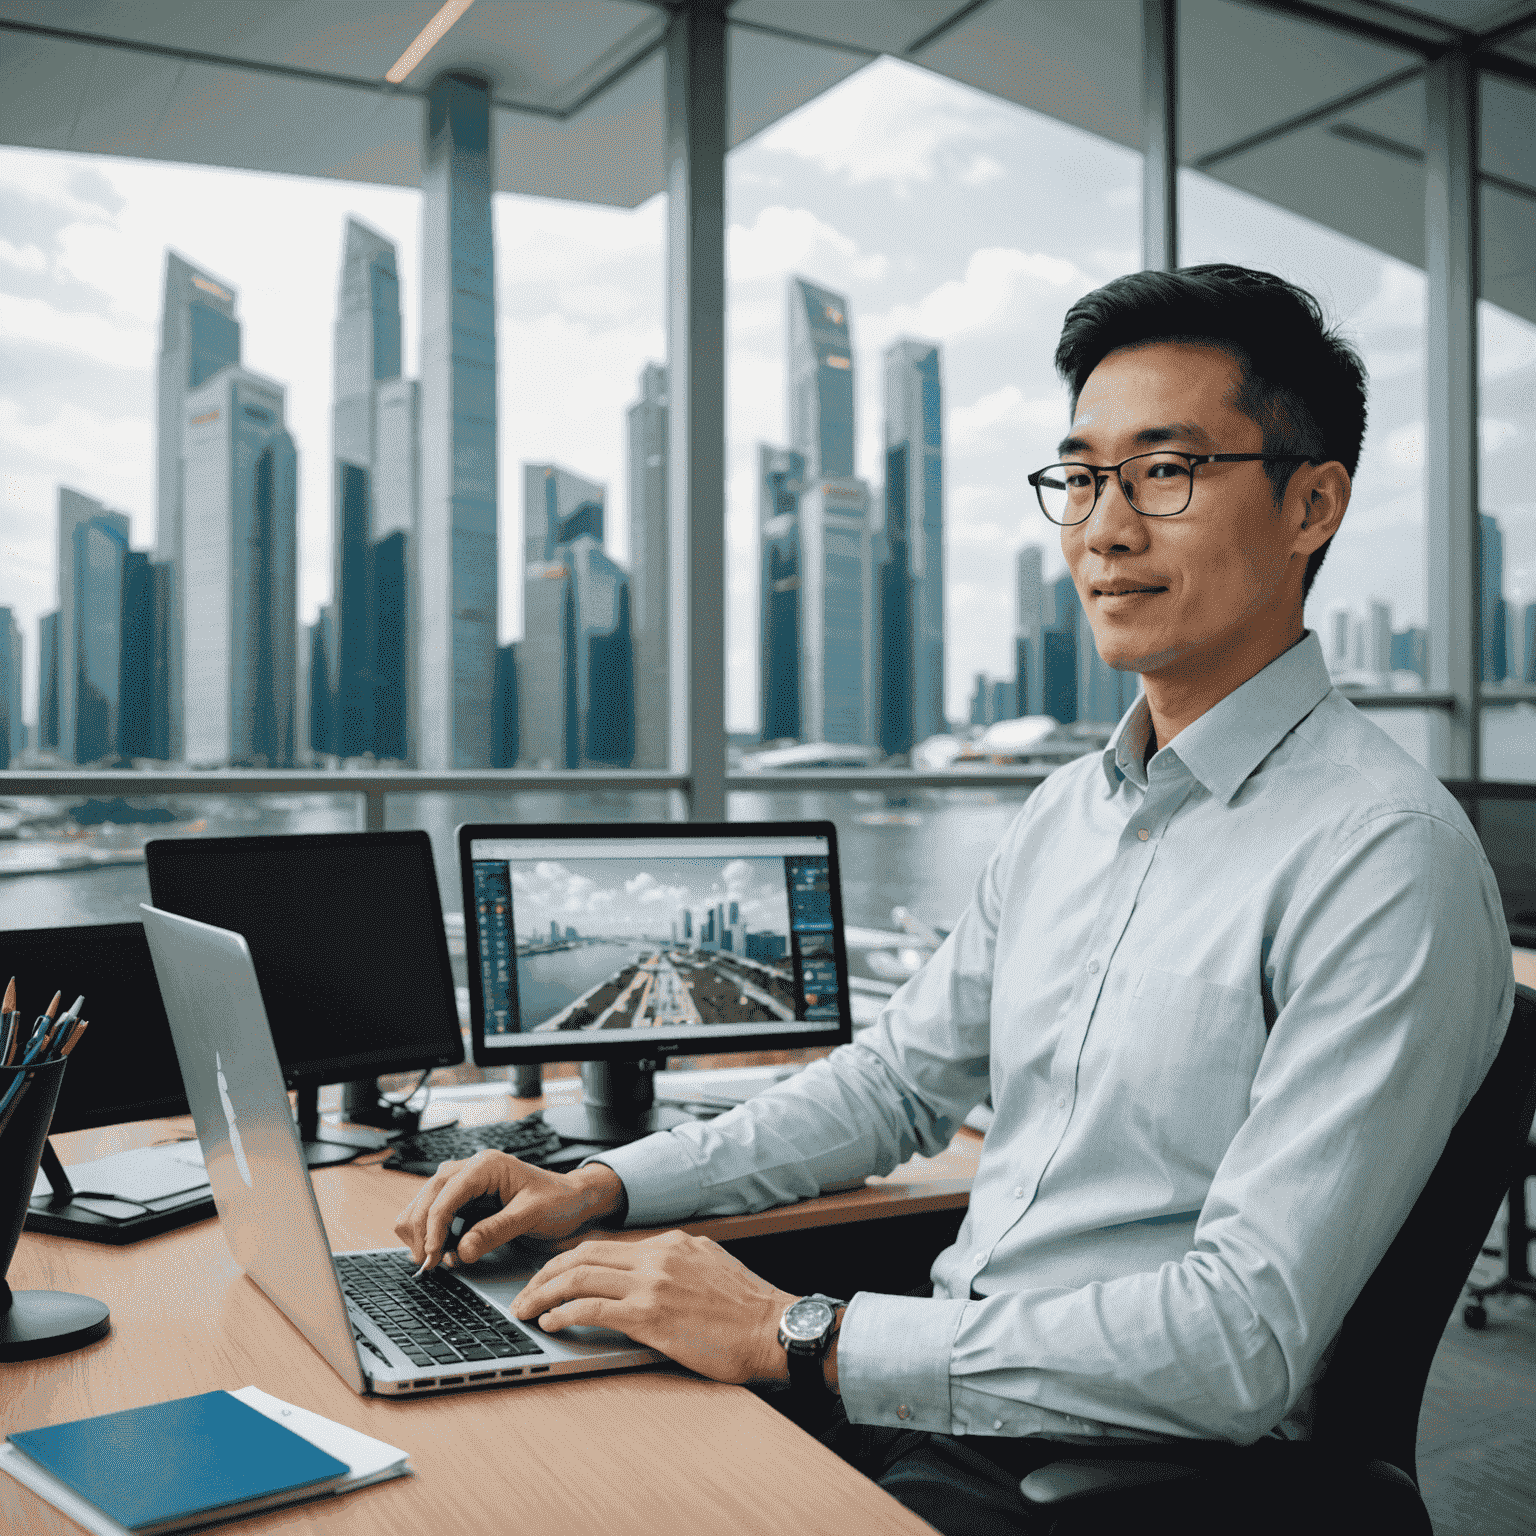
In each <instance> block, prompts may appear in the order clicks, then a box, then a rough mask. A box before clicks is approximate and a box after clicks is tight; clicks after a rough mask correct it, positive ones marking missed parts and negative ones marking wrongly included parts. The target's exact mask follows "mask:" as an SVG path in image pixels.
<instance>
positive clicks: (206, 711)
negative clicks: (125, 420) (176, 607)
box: [182, 367, 298, 766]
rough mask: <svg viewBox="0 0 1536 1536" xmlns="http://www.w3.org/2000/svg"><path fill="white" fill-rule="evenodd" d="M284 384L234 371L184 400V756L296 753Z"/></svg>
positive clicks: (294, 461) (292, 474)
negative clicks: (185, 418)
mask: <svg viewBox="0 0 1536 1536" xmlns="http://www.w3.org/2000/svg"><path fill="white" fill-rule="evenodd" d="M283 410H284V394H283V388H282V386H281V385H280V384H277V383H274V382H273V381H272V380H270V379H265V378H263V377H262V376H261V375H260V374H256V373H252V372H250V371H249V370H248V369H244V368H236V367H230V368H225V369H223V370H222V371H221V372H219V373H217V374H215V375H214V376H213V378H211V379H210V380H208V382H207V383H205V384H204V385H203V386H202V387H201V388H199V389H196V390H194V391H193V392H192V393H191V394H190V395H189V396H188V397H187V403H186V413H187V422H186V437H185V440H184V446H183V450H182V459H183V463H184V466H185V470H184V485H185V494H184V497H183V509H184V531H183V541H182V542H183V564H182V596H183V602H182V618H183V652H184V655H185V658H186V668H185V676H184V684H183V691H184V700H185V757H186V760H187V761H188V762H189V763H195V764H208V765H214V764H224V763H231V764H246V765H252V766H277V765H283V766H286V765H288V764H291V763H292V762H293V758H294V751H295V747H296V722H295V719H294V689H295V681H296V675H297V666H296V661H295V657H294V646H295V644H296V638H297V632H298V630H297V599H298V568H297V553H298V549H297V534H298V457H297V454H296V453H295V451H294V446H293V439H292V438H291V437H290V436H289V435H288V433H287V431H286V430H285V429H284V425H283Z"/></svg>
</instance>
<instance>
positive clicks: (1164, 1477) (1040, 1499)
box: [1019, 1458, 1202, 1509]
mask: <svg viewBox="0 0 1536 1536" xmlns="http://www.w3.org/2000/svg"><path fill="white" fill-rule="evenodd" d="M1201 1475H1202V1474H1201V1473H1200V1472H1199V1471H1198V1470H1196V1469H1195V1468H1194V1467H1185V1466H1180V1465H1179V1464H1178V1463H1177V1462H1172V1461H1119V1460H1116V1461H1103V1460H1096V1459H1092V1458H1083V1459H1082V1460H1077V1461H1053V1462H1052V1463H1051V1464H1050V1465H1049V1466H1046V1467H1037V1468H1036V1469H1035V1470H1034V1471H1033V1472H1031V1473H1030V1474H1029V1476H1028V1477H1026V1478H1025V1479H1024V1480H1023V1481H1022V1482H1021V1483H1020V1484H1019V1492H1020V1493H1022V1494H1023V1495H1024V1502H1025V1503H1026V1504H1034V1505H1039V1506H1042V1507H1048V1508H1058V1509H1059V1508H1062V1507H1064V1506H1067V1505H1072V1504H1080V1503H1082V1502H1084V1501H1085V1500H1088V1499H1101V1498H1107V1497H1109V1496H1111V1495H1113V1494H1123V1493H1132V1492H1135V1491H1136V1490H1138V1489H1142V1488H1151V1487H1155V1486H1156V1485H1158V1484H1160V1483H1184V1482H1194V1481H1195V1480H1197V1479H1198V1478H1199V1477H1201Z"/></svg>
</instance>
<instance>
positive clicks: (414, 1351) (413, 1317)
mask: <svg viewBox="0 0 1536 1536" xmlns="http://www.w3.org/2000/svg"><path fill="white" fill-rule="evenodd" d="M336 1268H337V1270H338V1271H339V1272H340V1274H341V1288H342V1290H343V1291H344V1292H345V1293H346V1297H347V1300H348V1301H350V1302H352V1303H353V1305H355V1306H356V1307H358V1308H359V1309H361V1311H362V1312H363V1313H364V1315H365V1316H366V1317H367V1318H368V1320H369V1321H370V1322H371V1323H373V1324H375V1325H376V1326H377V1327H378V1328H379V1329H380V1330H381V1331H382V1332H383V1334H384V1336H385V1337H386V1338H388V1339H390V1340H392V1341H393V1342H394V1344H395V1345H396V1346H397V1347H398V1348H399V1349H401V1350H403V1351H404V1352H405V1356H406V1358H407V1359H408V1360H409V1361H410V1362H411V1364H412V1365H415V1366H432V1365H456V1364H458V1363H459V1362H461V1361H471V1362H472V1361H477V1360H500V1359H502V1358H504V1357H505V1356H508V1355H539V1354H543V1350H542V1349H541V1348H540V1347H539V1346H538V1345H537V1344H535V1343H534V1341H533V1340H532V1339H531V1338H530V1337H529V1336H528V1335H527V1334H526V1333H524V1332H523V1330H522V1329H521V1328H519V1327H518V1326H517V1324H516V1323H514V1322H512V1321H511V1320H510V1319H509V1318H508V1317H506V1316H505V1314H503V1313H501V1312H498V1311H497V1310H496V1309H495V1308H494V1307H493V1306H491V1304H490V1303H489V1302H487V1301H485V1300H483V1299H482V1298H481V1297H479V1296H477V1295H476V1294H475V1293H474V1291H472V1290H471V1289H470V1288H469V1287H468V1286H467V1285H465V1284H464V1283H463V1282H462V1281H460V1280H458V1279H456V1278H455V1277H454V1276H453V1275H451V1274H447V1273H445V1272H444V1271H442V1270H439V1269H434V1270H429V1271H428V1272H427V1273H426V1274H424V1275H423V1276H422V1277H421V1279H419V1280H414V1279H412V1278H411V1277H412V1276H413V1275H414V1274H415V1273H416V1266H415V1265H414V1264H413V1263H411V1256H410V1254H408V1253H339V1254H337V1255H336ZM353 1332H354V1333H355V1334H356V1335H357V1340H358V1345H359V1347H360V1348H363V1349H366V1350H368V1351H369V1352H370V1353H371V1354H373V1355H377V1356H378V1357H379V1358H380V1359H381V1360H384V1363H385V1364H386V1365H388V1364H390V1362H389V1361H388V1360H387V1359H385V1358H384V1356H383V1355H382V1354H381V1353H380V1351H379V1350H378V1349H376V1348H375V1347H374V1345H373V1344H372V1343H371V1342H370V1341H369V1340H368V1339H367V1338H366V1337H365V1336H364V1334H363V1333H362V1331H361V1330H360V1329H357V1328H355V1327H354V1329H353Z"/></svg>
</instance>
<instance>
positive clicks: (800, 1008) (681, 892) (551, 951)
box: [468, 829, 847, 1055]
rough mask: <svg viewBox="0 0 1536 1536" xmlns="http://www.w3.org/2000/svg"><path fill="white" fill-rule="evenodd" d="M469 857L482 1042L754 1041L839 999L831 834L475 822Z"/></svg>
mask: <svg viewBox="0 0 1536 1536" xmlns="http://www.w3.org/2000/svg"><path fill="white" fill-rule="evenodd" d="M477 830H479V831H482V832H483V831H485V830H486V829H477ZM508 830H510V829H508ZM468 858H469V864H470V874H471V876H472V882H473V906H474V921H473V922H472V923H471V924H469V925H468V927H469V931H470V932H471V934H472V935H474V939H473V943H472V949H471V954H470V963H471V965H472V966H474V967H476V969H477V972H478V976H477V979H478V981H479V986H478V987H477V988H475V989H474V990H475V991H476V992H477V993H478V998H477V1002H478V1005H479V1006H478V1009H477V1013H478V1015H479V1016H478V1017H477V1019H476V1021H475V1022H476V1024H477V1025H478V1026H481V1028H483V1037H484V1042H485V1045H486V1047H487V1048H488V1049H492V1050H494V1049H495V1048H496V1047H497V1046H498V1045H506V1044H511V1043H512V1042H514V1041H527V1040H529V1037H534V1038H536V1039H538V1040H540V1041H541V1042H543V1043H547V1044H549V1045H551V1046H554V1045H557V1044H564V1043H567V1042H575V1041H576V1040H578V1039H583V1037H585V1038H584V1040H583V1044H585V1045H587V1046H593V1047H601V1048H611V1049H614V1050H615V1053H616V1054H622V1053H623V1049H624V1047H623V1046H621V1044H620V1041H621V1039H623V1038H624V1037H627V1039H628V1044H629V1045H630V1046H632V1047H636V1048H641V1049H643V1048H649V1047H656V1048H661V1049H666V1048H667V1047H668V1046H669V1045H670V1046H672V1047H673V1048H676V1049H683V1050H688V1049H690V1048H693V1049H698V1048H703V1049H715V1050H720V1049H730V1048H733V1046H734V1044H735V1042H738V1041H743V1040H745V1039H747V1038H748V1037H752V1038H753V1039H754V1048H755V1049H763V1048H765V1041H764V1037H766V1036H772V1037H774V1040H773V1041H769V1042H766V1043H767V1044H773V1043H777V1041H778V1040H779V1039H780V1038H781V1039H782V1041H783V1043H784V1044H785V1045H786V1046H789V1045H800V1044H806V1043H811V1042H810V1041H809V1039H808V1037H811V1036H815V1037H817V1038H818V1040H825V1039H827V1038H828V1037H829V1031H836V1030H838V1028H839V1025H840V1024H841V1022H842V1020H843V1018H844V1016H845V1014H846V1006H845V1002H844V999H845V998H846V995H847V985H846V980H845V977H844V974H843V966H844V962H843V958H842V943H841V934H840V931H839V928H840V918H841V908H840V904H839V902H838V900H837V892H836V890H835V883H834V877H835V868H836V865H835V853H834V851H833V848H832V846H831V838H830V836H829V835H800V834H792V835H784V836H777V837H776V836H771V835H769V836H764V835H755V836H730V835H726V836H718V835H711V836H701V837H693V836H678V835H664V836H645V835H637V836H632V837H631V836H596V837H591V836H581V835H579V834H576V835H569V836H561V837H521V836H473V837H471V838H470V839H469V842H468ZM477 1033H479V1030H477ZM561 1036H565V1037H567V1040H566V1041H562V1040H561V1039H560V1037H561ZM605 1053H606V1050H605ZM582 1054H583V1055H590V1054H593V1052H592V1051H591V1050H583V1051H582Z"/></svg>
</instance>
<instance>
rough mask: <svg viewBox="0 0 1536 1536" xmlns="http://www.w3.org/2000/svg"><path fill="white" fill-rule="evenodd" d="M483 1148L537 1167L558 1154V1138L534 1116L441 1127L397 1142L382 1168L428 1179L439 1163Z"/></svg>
mask: <svg viewBox="0 0 1536 1536" xmlns="http://www.w3.org/2000/svg"><path fill="white" fill-rule="evenodd" d="M487 1147H489V1148H490V1149H491V1151H493V1152H510V1153H511V1154H512V1155H513V1157H517V1158H521V1159H522V1160H523V1162H525V1163H533V1164H535V1165H537V1164H540V1163H543V1162H546V1161H547V1160H548V1159H549V1158H551V1157H552V1156H554V1154H555V1153H556V1152H558V1151H559V1150H560V1138H559V1137H558V1136H557V1135H556V1134H555V1133H554V1132H553V1131H552V1130H551V1129H550V1128H549V1126H548V1125H546V1124H545V1123H544V1117H543V1116H542V1115H537V1114H534V1115H526V1116H524V1117H523V1119H521V1120H499V1121H497V1122H496V1123H495V1124H494V1125H443V1126H438V1127H437V1128H436V1129H435V1130H430V1131H418V1132H417V1133H416V1134H415V1135H414V1136H409V1137H406V1138H405V1139H404V1140H402V1141H397V1142H396V1143H395V1145H394V1147H393V1148H392V1149H391V1151H390V1154H389V1156H388V1157H386V1158H385V1159H384V1166H385V1167H386V1168H401V1169H404V1171H405V1172H406V1173H424V1174H426V1175H427V1176H428V1177H429V1178H430V1177H431V1176H432V1175H433V1174H434V1173H436V1172H437V1165H438V1164H439V1163H446V1162H456V1161H458V1160H459V1159H461V1158H469V1157H473V1156H474V1155H475V1153H477V1152H480V1151H483V1150H484V1149H485V1148H487Z"/></svg>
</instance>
